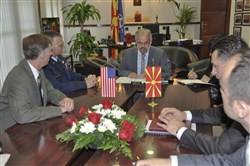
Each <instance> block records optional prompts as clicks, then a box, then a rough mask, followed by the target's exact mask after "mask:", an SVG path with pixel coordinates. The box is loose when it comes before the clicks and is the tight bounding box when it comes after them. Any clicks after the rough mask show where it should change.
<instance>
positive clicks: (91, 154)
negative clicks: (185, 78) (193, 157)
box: [1, 84, 211, 165]
mask: <svg viewBox="0 0 250 166" xmlns="http://www.w3.org/2000/svg"><path fill="white" fill-rule="evenodd" d="M116 91H117V97H116V98H115V99H113V101H114V102H115V103H116V104H117V105H119V106H121V107H122V108H124V109H125V110H129V113H130V114H133V115H136V116H137V117H138V118H139V119H140V120H141V122H143V121H144V120H145V118H146V117H145V111H152V110H151V108H150V107H149V106H147V102H148V101H149V100H148V99H145V97H144V96H141V97H140V98H139V99H138V100H137V101H133V98H134V95H135V94H136V93H138V92H142V91H143V89H142V88H140V87H137V88H135V87H132V86H130V85H120V84H119V85H118V86H117V87H116ZM177 94H178V95H177ZM70 96H71V97H73V99H74V101H75V109H74V111H73V112H72V113H71V114H64V115H63V116H62V117H57V118H53V119H48V120H45V121H40V122H35V123H30V124H23V125H14V126H12V127H10V128H9V129H7V131H6V133H4V134H2V135H1V141H2V143H3V153H10V154H11V157H10V159H9V161H8V162H7V165H83V164H85V163H86V165H93V164H95V165H103V164H105V165H110V164H113V162H115V161H116V160H115V155H114V154H109V152H108V151H102V150H78V151H75V152H72V149H73V144H72V143H69V144H68V145H67V144H65V143H60V142H57V141H56V140H55V136H56V135H57V134H58V133H60V132H62V131H64V130H65V129H66V128H68V126H66V123H65V120H66V118H67V117H69V116H71V115H72V114H74V115H75V116H76V117H77V118H80V116H79V115H78V110H79V108H80V107H81V106H82V105H84V106H88V107H90V106H93V105H95V104H98V103H100V102H101V101H102V98H101V97H100V91H99V88H94V89H88V90H86V91H77V92H74V93H72V94H70ZM155 101H156V102H158V103H159V106H157V107H155V109H154V111H160V110H161V109H162V108H163V107H166V106H176V107H178V108H180V109H187V108H190V107H191V108H205V107H209V102H210V101H209V95H208V91H201V92H197V93H196V92H193V91H192V90H190V89H189V88H187V87H185V86H182V85H169V86H164V87H163V97H161V98H156V100H155ZM134 102H135V104H134ZM189 106H190V107H189ZM198 129H199V130H203V131H206V132H207V133H210V134H211V128H210V127H208V126H200V127H199V128H198ZM151 145H152V147H151ZM177 145H178V140H177V139H176V138H174V137H167V138H166V137H162V136H160V137H159V136H158V137H156V136H145V137H143V138H142V140H140V141H139V142H138V141H132V142H131V148H132V152H133V156H134V157H136V156H138V157H139V158H141V159H142V158H148V157H168V156H169V155H170V154H178V153H194V152H191V151H188V150H186V149H184V148H181V149H180V151H178V150H176V147H177ZM149 148H155V149H154V150H155V153H154V155H151V156H149V155H148V154H147V153H146V152H147V150H148V149H149ZM118 159H119V160H118V161H117V162H118V163H120V165H127V164H131V162H132V160H130V159H128V158H125V157H124V156H123V155H120V156H119V157H118Z"/></svg>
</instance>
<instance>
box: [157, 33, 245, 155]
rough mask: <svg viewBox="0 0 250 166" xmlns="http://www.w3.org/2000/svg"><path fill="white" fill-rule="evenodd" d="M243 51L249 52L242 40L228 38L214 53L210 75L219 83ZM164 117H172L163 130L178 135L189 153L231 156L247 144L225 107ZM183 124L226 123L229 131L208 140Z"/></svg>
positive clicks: (166, 112) (164, 112) (164, 113)
mask: <svg viewBox="0 0 250 166" xmlns="http://www.w3.org/2000/svg"><path fill="white" fill-rule="evenodd" d="M241 48H248V46H247V44H246V43H245V42H244V41H243V40H242V39H241V38H240V37H237V36H234V35H229V36H225V37H223V38H221V39H220V40H218V41H217V42H215V43H214V45H213V47H212V50H211V52H212V55H211V61H212V64H213V69H212V73H211V74H212V75H215V76H216V77H217V78H218V79H219V78H220V77H221V73H222V68H223V66H224V65H225V63H226V62H227V60H228V59H229V58H230V57H231V56H232V53H235V52H236V51H238V50H240V49H241ZM169 115H171V116H169ZM172 115H173V116H172ZM164 116H169V117H168V118H169V121H167V125H166V127H165V126H162V127H164V128H166V129H167V130H168V131H170V132H171V133H172V134H173V135H175V136H176V137H177V138H178V139H179V140H180V145H181V146H184V147H186V148H188V149H191V150H194V151H198V152H201V153H204V154H212V153H221V154H224V153H227V154H230V153H233V152H234V151H236V150H237V149H239V147H241V146H242V145H243V144H244V143H245V136H246V134H247V132H246V131H245V129H244V128H243V127H242V126H241V124H239V123H238V122H235V121H233V120H231V119H229V118H228V117H227V116H226V114H225V112H224V110H223V106H222V105H221V106H219V107H217V108H210V109H206V110H191V111H184V112H182V111H180V110H178V109H176V108H164V109H163V110H162V113H161V115H160V119H162V118H164ZM183 120H191V121H192V122H195V123H206V124H212V125H216V124H223V123H224V124H226V128H225V130H224V131H223V133H222V134H221V136H209V135H206V134H203V133H200V132H196V131H193V130H191V129H187V128H186V127H185V124H184V123H183V122H182V121H183ZM159 125H161V124H159Z"/></svg>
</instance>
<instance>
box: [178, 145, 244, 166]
mask: <svg viewBox="0 0 250 166" xmlns="http://www.w3.org/2000/svg"><path fill="white" fill-rule="evenodd" d="M246 147H247V142H246V143H245V144H244V145H243V146H241V147H240V148H239V149H238V150H237V151H235V152H234V153H232V154H230V155H228V154H212V155H178V156H177V158H178V165H179V166H181V165H183V166H194V165H197V166H200V165H206V166H210V165H211V166H212V165H213V166H218V165H224V166H226V165H228V166H229V165H230V166H243V165H245V162H246V161H245V160H246V159H245V153H246Z"/></svg>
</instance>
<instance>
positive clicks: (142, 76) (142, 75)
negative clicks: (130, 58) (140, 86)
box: [138, 73, 146, 78]
mask: <svg viewBox="0 0 250 166" xmlns="http://www.w3.org/2000/svg"><path fill="white" fill-rule="evenodd" d="M138 78H146V73H142V74H140V75H139V76H138Z"/></svg>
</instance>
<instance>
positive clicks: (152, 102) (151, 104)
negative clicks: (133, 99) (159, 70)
mask: <svg viewBox="0 0 250 166" xmlns="http://www.w3.org/2000/svg"><path fill="white" fill-rule="evenodd" d="M152 66H153V67H154V66H155V60H154V58H152ZM148 105H149V106H151V107H152V108H153V107H156V106H157V105H158V104H157V103H156V102H155V101H154V97H152V101H151V102H150V103H148Z"/></svg>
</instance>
